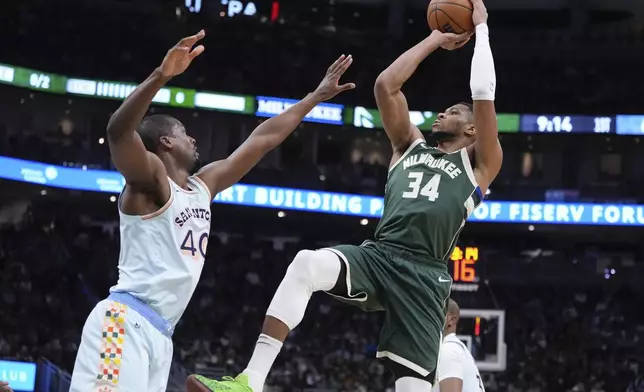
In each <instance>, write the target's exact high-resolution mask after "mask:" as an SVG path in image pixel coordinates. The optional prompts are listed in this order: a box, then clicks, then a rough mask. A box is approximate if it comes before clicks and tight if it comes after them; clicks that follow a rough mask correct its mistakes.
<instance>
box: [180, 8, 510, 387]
mask: <svg viewBox="0 0 644 392" xmlns="http://www.w3.org/2000/svg"><path fill="white" fill-rule="evenodd" d="M472 3H473V6H474V13H473V21H474V25H475V26H476V45H475V49H474V57H473V60H472V73H471V83H470V85H471V88H472V98H473V100H474V105H473V107H472V106H470V105H468V104H457V105H454V106H452V107H450V108H449V109H447V110H446V111H445V112H444V113H441V114H440V115H439V116H438V120H437V121H436V122H435V123H434V127H433V132H434V133H435V134H436V136H437V137H438V140H439V142H438V146H437V147H436V148H435V147H430V146H428V145H427V144H426V143H425V140H424V138H423V135H422V134H421V132H420V131H419V130H418V129H417V128H416V127H415V126H414V125H412V124H411V122H410V120H409V110H408V108H407V103H406V100H405V96H404V95H403V93H402V92H401V88H402V86H403V84H404V83H405V82H406V81H407V80H408V79H409V78H410V77H411V75H412V74H413V73H414V71H415V70H416V67H418V66H419V64H420V63H421V62H422V61H423V60H424V59H425V58H426V57H427V56H428V55H429V54H430V53H432V52H434V51H435V50H437V49H438V48H440V47H442V48H445V49H448V50H453V49H457V48H459V47H461V46H463V45H464V44H465V42H466V41H467V40H468V39H469V37H470V34H465V35H461V36H457V35H453V34H441V33H440V32H437V31H434V32H433V33H432V34H431V36H429V37H428V38H427V39H425V40H424V41H422V42H421V43H419V44H418V45H416V46H415V47H413V48H412V49H410V50H408V51H407V52H406V53H405V54H403V55H402V56H401V57H400V58H398V59H397V60H396V61H395V62H394V63H393V64H392V65H391V66H390V67H389V68H388V69H387V70H385V71H384V72H383V73H382V74H381V75H380V77H379V78H378V80H377V81H376V87H375V95H376V100H377V102H378V108H379V110H380V112H381V114H382V118H383V123H384V125H385V131H386V132H387V135H388V136H389V138H390V139H391V143H392V146H393V151H394V153H393V157H392V161H391V166H390V169H389V178H388V181H387V188H386V192H385V205H384V212H383V216H382V219H381V221H380V224H379V225H378V228H377V229H376V235H375V238H376V240H375V241H373V242H371V241H369V242H366V243H364V244H363V245H361V246H350V245H341V246H336V247H333V248H327V249H320V250H317V251H309V250H304V251H301V252H299V253H298V254H297V256H296V257H295V259H294V260H293V262H292V263H291V265H290V266H289V268H288V270H287V272H286V275H285V277H284V279H283V281H282V283H281V284H280V286H279V288H278V289H277V292H276V293H275V296H274V297H273V300H272V302H271V304H270V306H269V308H268V311H267V315H266V320H265V322H264V327H263V330H262V334H261V335H260V336H259V339H258V341H257V345H256V346H255V351H254V352H253V356H252V358H251V360H250V362H249V364H248V366H247V367H246V369H245V370H244V372H243V373H242V374H240V375H239V376H237V378H235V379H232V378H226V379H224V380H222V381H216V380H210V379H207V378H205V377H203V376H191V377H190V378H189V379H188V381H187V384H188V392H193V391H208V390H210V391H233V392H234V391H247V392H248V391H252V392H261V391H262V390H263V388H264V382H265V379H266V376H267V375H268V372H269V370H270V368H271V366H272V365H273V362H274V360H275V358H276V357H277V355H278V353H279V351H280V349H281V346H282V342H283V341H284V340H285V339H286V336H287V334H288V333H289V331H291V330H292V329H293V328H295V327H296V326H297V325H298V324H299V323H300V321H302V318H303V317H304V312H305V310H306V306H307V304H308V302H309V299H310V298H311V295H312V294H313V293H314V292H316V291H325V292H327V293H329V294H331V295H333V296H335V297H337V298H339V299H341V300H343V301H346V302H349V303H351V304H354V305H357V306H359V307H361V308H362V309H364V310H367V311H384V312H385V323H384V326H383V328H382V333H381V336H380V342H379V346H378V353H377V357H379V358H383V359H384V360H385V361H386V362H387V365H388V367H389V368H390V370H391V371H392V372H393V373H394V375H395V377H396V391H397V392H424V391H427V392H429V391H430V390H431V388H432V382H434V378H435V373H436V365H437V362H438V350H439V347H440V345H441V331H442V329H443V324H444V323H445V303H446V301H447V299H448V296H449V292H450V285H451V283H452V280H451V278H450V276H449V273H448V269H447V260H448V258H449V256H450V254H451V252H452V249H453V248H454V245H455V243H456V240H457V238H458V235H459V233H460V231H461V229H462V228H463V225H464V224H465V220H466V219H467V217H468V216H469V215H470V213H471V212H472V211H473V210H474V209H475V208H476V206H477V205H478V204H479V203H480V202H481V201H482V200H483V195H484V194H485V192H486V190H487V189H488V187H489V185H490V183H491V182H492V180H493V179H494V178H495V177H496V175H497V174H498V172H499V170H500V168H501V162H502V151H501V146H500V144H499V141H498V137H497V122H496V112H495V108H494V94H495V87H496V75H495V71H494V61H493V58H492V52H491V49H490V44H489V32H488V27H487V24H486V22H487V12H486V9H485V6H484V5H483V3H482V1H481V0H473V1H472ZM437 93H440V92H437Z"/></svg>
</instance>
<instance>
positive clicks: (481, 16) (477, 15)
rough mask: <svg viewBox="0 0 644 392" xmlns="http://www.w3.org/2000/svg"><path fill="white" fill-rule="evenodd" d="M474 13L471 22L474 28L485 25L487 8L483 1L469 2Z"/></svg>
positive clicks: (472, 0) (474, 0) (471, 0)
mask: <svg viewBox="0 0 644 392" xmlns="http://www.w3.org/2000/svg"><path fill="white" fill-rule="evenodd" d="M470 2H471V3H472V7H473V8H474V11H473V12H472V22H473V23H474V26H478V25H480V24H483V23H487V8H485V3H483V0H470Z"/></svg>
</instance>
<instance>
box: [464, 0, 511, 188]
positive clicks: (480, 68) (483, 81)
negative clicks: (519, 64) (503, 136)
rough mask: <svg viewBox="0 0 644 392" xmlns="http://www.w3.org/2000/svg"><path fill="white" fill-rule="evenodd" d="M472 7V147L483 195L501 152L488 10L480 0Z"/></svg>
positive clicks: (498, 164) (494, 176) (495, 171)
mask: <svg viewBox="0 0 644 392" xmlns="http://www.w3.org/2000/svg"><path fill="white" fill-rule="evenodd" d="M470 1H471V2H472V5H473V6H474V12H473V14H472V19H473V21H474V26H476V45H475V47H474V57H473V58H472V71H471V77H470V87H471V89H472V100H473V101H474V127H475V129H476V144H475V146H474V152H475V158H476V168H475V172H474V174H475V176H476V180H477V182H478V183H479V186H480V187H481V191H483V194H485V192H486V191H487V189H488V187H489V186H490V184H491V183H492V181H494V179H495V178H496V176H497V174H499V171H500V170H501V164H502V163H503V150H502V149H501V143H499V132H498V125H497V120H496V109H495V107H494V96H495V93H496V73H495V70H494V58H493V57H492V49H491V48H490V33H489V29H488V26H487V10H486V8H485V4H483V0H470Z"/></svg>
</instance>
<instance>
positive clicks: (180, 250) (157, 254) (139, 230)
mask: <svg viewBox="0 0 644 392" xmlns="http://www.w3.org/2000/svg"><path fill="white" fill-rule="evenodd" d="M168 181H169V183H170V188H171V189H170V192H171V193H170V199H169V200H168V202H167V203H166V204H165V205H164V206H163V207H162V208H161V209H160V210H159V211H157V212H155V213H153V214H149V215H145V216H133V215H126V214H124V213H122V212H121V210H120V208H119V215H120V218H121V221H120V231H121V251H120V255H119V280H118V283H117V284H116V286H114V287H112V288H111V289H110V292H115V291H119V292H128V293H130V294H132V295H133V296H135V297H136V298H138V299H139V300H141V301H143V302H144V303H146V304H147V305H148V306H150V308H152V309H153V310H155V311H156V312H157V313H158V314H159V315H160V316H161V317H163V318H164V319H166V320H167V321H168V322H170V323H171V324H172V325H173V326H176V324H177V323H178V322H179V319H180V318H181V315H182V314H183V312H184V311H185V310H186V307H187V306H188V302H190V298H191V297H192V294H193V293H194V291H195V288H196V287H197V283H198V282H199V277H200V276H201V270H202V269H203V264H204V258H205V257H206V248H207V246H208V236H209V235H210V203H211V201H212V199H211V197H210V192H209V191H208V188H207V187H206V185H205V184H204V183H203V181H201V180H200V179H199V178H197V177H190V178H189V179H188V187H189V188H190V190H189V191H187V190H185V189H183V188H181V187H180V186H179V185H177V184H175V183H174V181H172V180H171V179H168Z"/></svg>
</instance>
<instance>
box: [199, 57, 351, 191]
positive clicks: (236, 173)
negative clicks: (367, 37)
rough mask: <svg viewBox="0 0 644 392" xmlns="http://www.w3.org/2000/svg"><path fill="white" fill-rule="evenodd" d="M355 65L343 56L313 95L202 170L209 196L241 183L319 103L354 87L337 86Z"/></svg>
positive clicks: (254, 132) (263, 124)
mask: <svg viewBox="0 0 644 392" xmlns="http://www.w3.org/2000/svg"><path fill="white" fill-rule="evenodd" d="M352 62H353V58H352V57H351V56H350V55H349V56H344V55H342V56H340V58H338V59H337V60H336V61H335V62H334V63H333V64H332V65H331V66H330V67H329V69H328V70H327V72H326V75H325V76H324V79H323V80H322V82H321V83H320V85H319V86H318V88H317V89H316V90H315V91H314V92H313V93H310V94H308V95H307V96H306V97H305V98H304V99H302V100H301V101H300V102H298V103H296V104H295V105H293V106H291V107H290V108H288V109H287V110H286V111H284V112H283V113H282V114H280V115H279V116H276V117H273V118H271V119H268V120H266V121H264V122H263V123H262V124H261V125H260V126H258V127H257V128H256V129H255V130H254V131H253V133H252V134H251V135H250V136H249V137H248V139H246V141H245V142H244V143H243V144H242V145H241V146H239V148H238V149H237V150H235V152H233V153H232V154H231V155H230V156H229V157H228V158H226V159H223V160H221V161H216V162H213V163H211V164H209V165H207V166H205V167H204V168H202V169H201V170H200V171H199V173H197V176H198V177H199V178H201V179H202V180H203V181H204V182H205V183H206V185H207V186H208V189H209V190H210V194H211V195H213V196H214V195H216V194H217V193H219V192H221V191H222V190H224V189H227V188H229V187H231V186H232V185H233V184H235V183H237V182H238V181H239V180H241V178H242V177H244V176H245V175H246V174H247V173H248V172H249V171H250V170H251V169H252V168H253V167H254V166H255V165H257V163H258V162H259V161H260V160H261V159H262V158H263V157H264V155H266V153H268V152H269V151H271V150H273V149H274V148H275V147H277V146H279V145H280V144H281V143H282V142H283V141H284V139H286V138H287V137H288V136H289V135H290V134H291V133H293V131H294V130H295V128H297V126H298V125H299V124H300V123H301V122H302V120H303V119H304V117H305V116H306V115H307V114H309V112H310V111H311V110H313V108H315V107H316V106H317V105H318V104H320V103H321V102H324V101H326V100H329V99H331V98H333V97H335V96H336V95H338V94H339V93H341V92H343V91H346V90H351V89H353V88H355V87H356V86H355V84H353V83H347V84H344V85H339V84H338V82H339V81H340V78H341V77H342V75H343V74H344V73H345V72H346V70H347V69H349V67H350V66H351V63H352Z"/></svg>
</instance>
